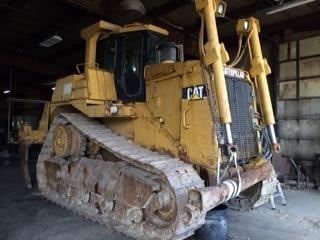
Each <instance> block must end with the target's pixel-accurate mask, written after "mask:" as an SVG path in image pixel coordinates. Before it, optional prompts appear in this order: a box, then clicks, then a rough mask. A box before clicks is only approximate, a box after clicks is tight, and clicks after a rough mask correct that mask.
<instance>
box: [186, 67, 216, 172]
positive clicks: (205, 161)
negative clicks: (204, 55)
mask: <svg viewBox="0 0 320 240" xmlns="http://www.w3.org/2000/svg"><path fill="white" fill-rule="evenodd" d="M205 77H206V76H205V75H204V74H203V72H202V69H201V65H200V62H199V61H190V62H186V73H185V75H184V76H183V89H181V90H180V91H182V92H183V96H182V99H181V101H182V109H181V113H182V118H181V122H182V124H181V144H182V145H183V146H184V149H185V157H186V158H187V160H189V161H190V162H192V163H195V164H197V165H201V166H203V167H206V168H211V169H212V168H215V166H216V164H217V161H218V157H219V155H220V151H219V148H218V142H217V138H216V135H215V130H214V125H213V119H212V117H211V112H210V109H209V102H208V97H207V90H206V84H205V82H206V81H205V79H204V78H205Z"/></svg>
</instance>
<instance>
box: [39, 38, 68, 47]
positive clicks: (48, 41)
mask: <svg viewBox="0 0 320 240" xmlns="http://www.w3.org/2000/svg"><path fill="white" fill-rule="evenodd" d="M62 40H63V39H62V37H60V36H59V35H53V36H51V37H49V38H48V39H45V40H43V41H42V42H41V43H39V45H40V46H41V47H51V46H53V45H56V44H58V43H59V42H61V41H62Z"/></svg>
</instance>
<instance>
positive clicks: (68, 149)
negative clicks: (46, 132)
mask: <svg viewBox="0 0 320 240" xmlns="http://www.w3.org/2000/svg"><path fill="white" fill-rule="evenodd" d="M52 150H53V152H54V154H55V155H56V156H58V157H63V158H64V157H69V156H72V155H75V154H76V153H77V152H79V150H80V133H79V131H78V130H77V129H75V128H74V127H73V126H72V125H66V124H60V125H58V126H57V127H56V128H55V129H54V130H53V135H52Z"/></svg>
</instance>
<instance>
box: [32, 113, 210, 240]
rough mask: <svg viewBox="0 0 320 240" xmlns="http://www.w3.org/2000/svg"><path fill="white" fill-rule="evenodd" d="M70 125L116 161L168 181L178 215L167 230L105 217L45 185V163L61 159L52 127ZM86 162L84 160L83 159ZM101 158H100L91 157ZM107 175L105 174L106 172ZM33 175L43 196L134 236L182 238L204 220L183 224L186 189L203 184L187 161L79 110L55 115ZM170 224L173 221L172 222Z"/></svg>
mask: <svg viewBox="0 0 320 240" xmlns="http://www.w3.org/2000/svg"><path fill="white" fill-rule="evenodd" d="M66 123H68V124H72V125H73V126H74V127H75V128H77V129H78V130H79V131H80V132H81V134H82V135H83V136H85V137H86V138H87V139H90V141H93V142H95V143H96V144H98V145H99V146H100V147H101V148H103V149H104V150H105V151H107V152H109V153H111V154H112V155H113V156H115V157H116V158H117V159H118V160H121V161H123V162H125V163H127V164H129V165H131V166H133V167H135V168H138V169H140V170H143V171H145V172H147V173H149V174H154V175H155V176H159V177H161V178H162V179H166V180H167V182H168V183H169V184H170V186H168V187H170V189H171V190H172V191H173V192H174V194H175V199H176V205H177V208H178V215H177V219H176V224H175V226H171V228H170V229H171V230H170V229H169V230H168V229H167V228H163V229H161V228H155V227H153V229H152V228H150V226H149V227H146V224H145V223H139V224H127V223H125V222H123V221H121V220H120V221H119V219H117V217H116V216H113V215H112V213H111V214H110V216H109V217H108V218H106V217H105V216H103V215H101V214H100V215H99V214H97V213H95V212H94V211H92V209H91V208H90V207H89V206H86V205H81V204H76V203H74V202H72V201H70V200H69V199H67V198H65V197H63V196H61V195H59V193H57V192H56V191H55V190H54V189H50V188H48V186H47V185H46V184H45V181H46V180H44V179H45V178H46V177H45V175H46V169H45V164H44V163H45V162H48V161H53V162H57V161H62V162H63V161H64V160H63V159H60V160H59V159H56V158H55V159H54V158H53V157H52V150H51V148H52V146H51V139H52V133H53V129H54V128H55V127H56V126H57V125H58V124H66ZM83 161H87V160H83ZM92 161H93V162H94V161H102V160H96V159H95V160H92ZM106 174H108V173H106ZM37 178H38V184H39V189H40V191H41V192H42V194H43V196H44V197H46V198H47V199H49V200H51V201H54V202H55V203H57V204H59V205H61V206H64V207H66V208H68V209H71V210H73V211H75V212H77V213H79V214H81V215H84V216H85V217H88V218H90V219H92V220H93V221H97V222H99V223H100V224H103V225H106V226H110V225H112V226H113V228H115V229H116V230H117V231H118V232H121V233H124V234H126V235H128V236H131V237H133V238H136V239H184V238H186V237H188V236H190V235H192V234H193V233H194V230H196V229H197V228H199V227H200V226H201V225H202V224H203V223H204V221H205V219H204V218H205V215H199V218H198V219H197V220H195V221H193V223H192V224H191V225H189V224H188V223H187V218H188V216H187V213H186V211H185V205H187V204H188V190H189V189H194V188H202V187H204V183H203V180H202V179H201V178H200V177H199V175H198V173H197V172H196V171H195V170H194V169H193V167H192V165H191V164H186V163H184V162H182V161H180V160H179V159H178V158H172V157H170V156H168V155H161V154H159V153H158V152H154V151H151V150H149V149H146V148H143V147H141V146H140V145H138V144H135V143H134V142H133V141H131V140H128V139H126V138H124V137H123V136H119V135H117V134H115V133H113V132H112V131H111V130H110V129H107V128H106V127H105V126H104V125H102V124H100V123H98V122H97V121H95V120H93V119H90V118H88V117H86V116H84V115H83V114H80V113H62V114H60V115H59V116H57V117H56V118H55V119H54V121H53V122H52V124H51V127H50V130H49V132H48V134H47V137H46V140H45V142H44V144H43V147H42V149H41V152H40V155H39V159H38V164H37ZM173 225H174V224H173Z"/></svg>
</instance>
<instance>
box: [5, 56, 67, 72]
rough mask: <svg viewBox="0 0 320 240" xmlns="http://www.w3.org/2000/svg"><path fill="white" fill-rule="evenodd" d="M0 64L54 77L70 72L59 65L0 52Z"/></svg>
mask: <svg viewBox="0 0 320 240" xmlns="http://www.w3.org/2000/svg"><path fill="white" fill-rule="evenodd" d="M0 64H2V65H6V66H14V67H17V68H21V69H25V70H28V71H31V72H36V73H41V74H45V75H49V76H54V77H61V76H64V75H67V74H70V73H71V72H72V70H71V69H69V68H66V67H64V66H60V65H59V64H53V63H50V62H44V61H42V60H38V59H34V58H31V57H28V56H24V55H21V54H17V53H9V52H5V51H2V52H1V54H0Z"/></svg>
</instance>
